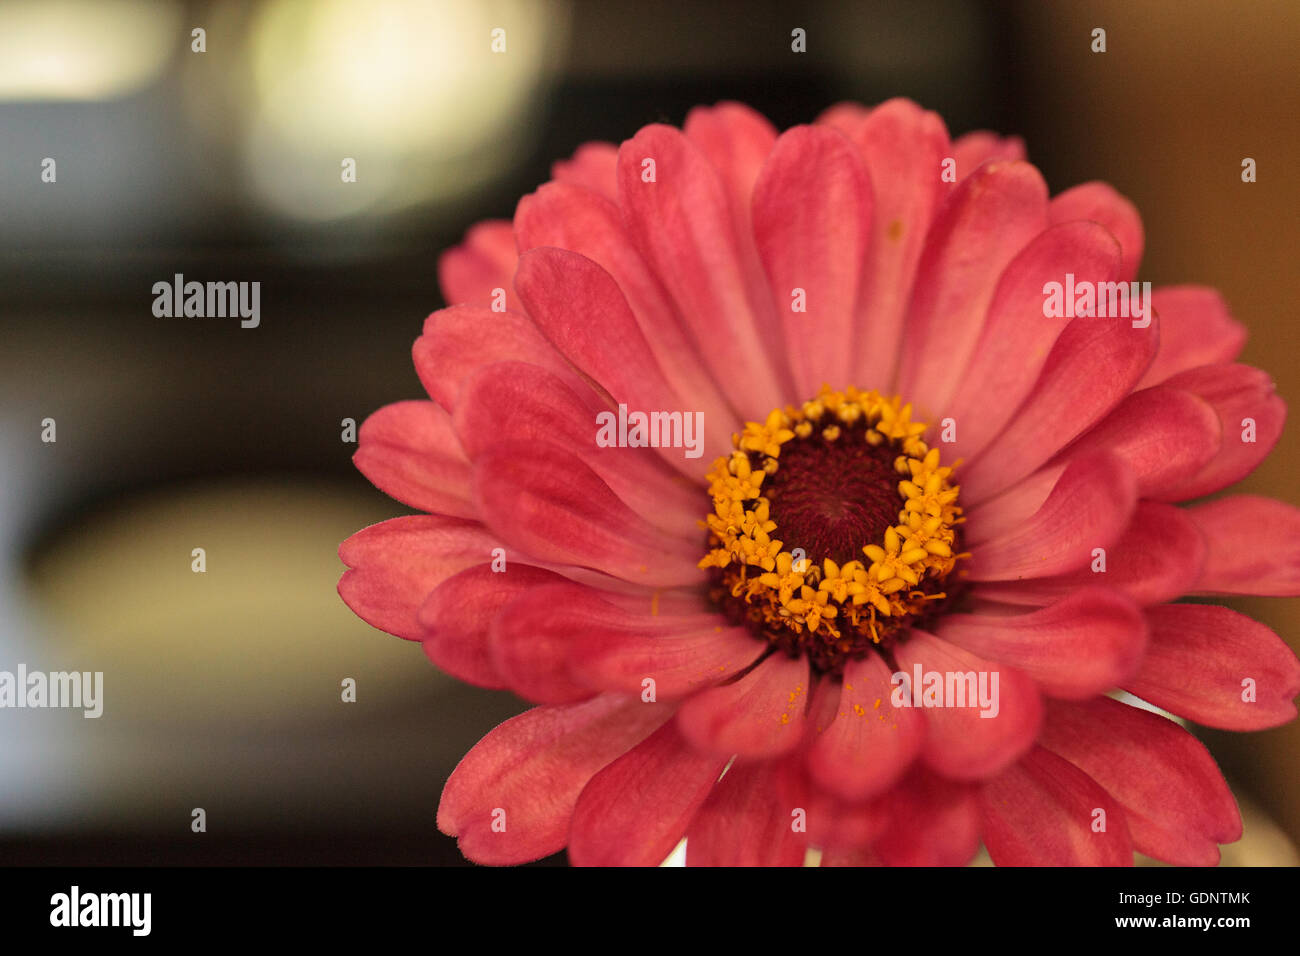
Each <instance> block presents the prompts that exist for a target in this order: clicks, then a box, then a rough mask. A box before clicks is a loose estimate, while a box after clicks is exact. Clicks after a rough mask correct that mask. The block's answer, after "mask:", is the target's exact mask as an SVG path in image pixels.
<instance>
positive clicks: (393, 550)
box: [339, 515, 500, 641]
mask: <svg viewBox="0 0 1300 956" xmlns="http://www.w3.org/2000/svg"><path fill="white" fill-rule="evenodd" d="M499 545H500V542H499V541H497V539H496V538H494V537H493V536H492V535H491V534H489V533H488V531H487V529H486V528H484V527H483V526H482V525H481V524H478V523H476V522H470V521H464V520H462V519H460V518H446V517H443V516H442V515H412V516H410V517H405V518H390V519H389V520H388V521H381V522H380V523H379V524H375V525H371V526H370V527H369V528H363V529H362V530H360V531H358V532H357V533H356V534H354V535H353V536H352V537H350V538H348V539H347V540H346V541H344V542H343V544H341V545H340V546H339V558H340V560H342V562H343V563H344V564H346V565H347V566H348V567H349V568H350V569H351V570H348V571H345V572H344V573H343V577H342V578H340V579H339V596H340V597H342V598H343V601H344V603H346V604H347V606H348V607H350V608H352V611H353V612H354V613H355V614H356V615H357V617H359V618H361V619H362V620H363V621H365V622H366V623H367V624H369V625H371V626H372V627H377V628H379V629H380V630H381V631H387V632H388V633H389V634H396V635H397V636H398V637H404V638H406V639H407V640H408V641H418V640H420V639H421V638H422V637H423V636H424V633H423V631H422V629H421V628H420V624H419V622H418V621H417V619H416V615H417V613H418V612H419V610H420V605H421V604H423V603H424V599H425V598H426V597H427V596H428V594H429V592H431V591H432V590H433V589H434V588H436V587H437V586H438V585H439V584H441V583H442V582H443V581H445V580H446V579H447V578H449V577H451V576H452V575H453V574H456V573H457V572H459V571H463V570H464V569H465V568H468V567H470V566H471V565H475V564H480V563H482V562H483V561H486V560H490V559H491V557H492V549H493V548H494V547H498V546H499Z"/></svg>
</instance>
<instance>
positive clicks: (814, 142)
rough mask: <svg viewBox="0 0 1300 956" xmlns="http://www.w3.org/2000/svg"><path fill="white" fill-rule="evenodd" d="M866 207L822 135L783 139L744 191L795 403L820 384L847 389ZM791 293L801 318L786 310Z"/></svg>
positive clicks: (839, 140)
mask: <svg viewBox="0 0 1300 956" xmlns="http://www.w3.org/2000/svg"><path fill="white" fill-rule="evenodd" d="M871 207H872V202H871V183H870V181H869V180H868V179H867V176H866V173H865V172H864V171H863V168H862V161H861V159H859V157H858V155H857V153H856V151H855V150H854V149H853V147H852V145H850V143H849V141H848V140H847V139H845V138H844V136H842V135H841V134H840V133H838V132H836V131H835V130H833V129H829V128H827V127H824V126H823V127H818V126H796V127H795V128H793V129H791V130H789V131H787V132H785V133H783V134H782V135H781V137H780V138H779V139H778V140H777V141H776V146H775V147H774V148H773V150H772V155H771V156H770V157H769V158H768V161H767V164H766V165H765V166H764V167H763V172H762V175H760V176H759V178H758V182H757V184H756V185H755V187H754V212H753V216H754V235H755V237H756V238H757V241H758V251H759V255H760V256H761V258H762V260H763V266H764V268H765V269H766V271H767V279H768V281H769V282H770V284H771V289H772V300H773V302H775V303H776V308H777V312H778V313H779V314H780V316H781V324H782V327H783V328H784V331H785V345H786V351H787V354H788V356H789V360H790V364H791V371H792V374H793V376H794V387H795V390H796V392H797V393H798V394H800V395H807V396H810V397H811V396H812V395H814V394H816V392H817V389H818V387H819V386H820V385H821V384H822V383H823V382H837V383H847V382H850V381H851V380H852V361H853V341H854V307H855V305H856V302H857V296H858V280H859V278H860V277H861V275H862V267H863V258H864V256H865V255H866V251H867V243H868V241H869V240H870V229H871ZM796 289H798V290H802V296H801V299H802V308H803V309H804V311H799V312H796V311H793V309H794V306H795V304H796V300H795V298H794V291H795V290H796Z"/></svg>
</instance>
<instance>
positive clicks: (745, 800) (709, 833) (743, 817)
mask: <svg viewBox="0 0 1300 956" xmlns="http://www.w3.org/2000/svg"><path fill="white" fill-rule="evenodd" d="M791 811H792V808H789V807H787V806H785V804H784V803H782V802H781V801H780V799H778V797H777V793H776V789H775V781H774V779H773V767H772V764H771V763H770V762H765V763H756V764H746V763H742V762H740V761H737V762H736V763H735V764H734V765H733V766H732V767H731V768H730V769H729V770H728V771H727V772H726V774H725V775H724V776H723V778H722V780H721V781H719V783H718V785H717V786H716V787H714V788H713V790H712V791H711V792H710V793H709V797H708V799H707V800H705V801H704V805H703V806H701V807H700V810H699V812H698V813H697V814H696V815H695V819H694V820H692V821H691V825H690V828H689V829H688V830H687V831H686V865H687V866H803V860H804V850H805V843H804V841H803V840H802V839H801V838H800V836H799V834H798V833H796V832H795V830H794V827H793V826H792V824H793V823H794V822H795V821H794V818H793V817H792V814H791Z"/></svg>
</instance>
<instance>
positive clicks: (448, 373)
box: [411, 305, 589, 412]
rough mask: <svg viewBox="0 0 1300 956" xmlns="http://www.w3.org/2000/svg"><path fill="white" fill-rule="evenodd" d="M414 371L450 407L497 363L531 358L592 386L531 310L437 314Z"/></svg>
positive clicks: (573, 383)
mask: <svg viewBox="0 0 1300 956" xmlns="http://www.w3.org/2000/svg"><path fill="white" fill-rule="evenodd" d="M411 354H412V356H413V357H414V359H415V371H416V374H418V375H419V376H420V381H421V383H423V385H424V388H425V390H426V391H427V392H428V393H429V397H430V398H432V399H433V400H434V401H435V402H437V403H438V404H439V405H441V406H442V407H443V408H445V409H447V411H449V412H451V411H455V410H456V398H457V396H458V395H459V394H460V389H461V386H462V385H463V384H464V383H465V379H467V378H469V376H470V375H471V374H472V373H473V372H474V370H475V369H476V368H479V367H480V366H483V365H490V364H492V363H493V362H510V361H518V362H531V363H533V364H534V365H540V366H541V367H542V368H544V369H546V370H547V371H548V372H551V373H552V374H554V375H557V376H559V377H560V378H561V379H563V380H564V381H565V382H566V383H568V385H569V387H570V388H573V389H574V390H575V391H578V392H579V393H580V394H581V392H582V391H583V390H585V389H588V388H589V386H588V385H587V384H586V383H585V382H584V381H583V380H582V379H581V378H580V377H578V375H577V373H575V372H574V371H573V369H572V368H571V367H570V366H569V363H568V362H566V361H565V360H564V359H563V358H561V357H560V355H559V353H557V352H556V351H555V349H554V348H553V347H552V346H551V343H549V342H547V341H546V339H545V338H544V337H543V336H542V334H541V333H540V332H538V331H537V327H536V326H535V325H533V323H532V322H530V321H529V319H528V317H527V316H526V315H521V314H519V313H517V312H493V311H492V310H491V309H484V308H479V307H477V306H466V305H457V306H452V307H451V308H450V309H442V310H440V311H438V312H435V313H433V315H431V316H429V317H428V318H427V319H425V321H424V334H423V335H421V336H420V337H419V338H418V339H416V340H415V345H414V346H413V347H412V349H411Z"/></svg>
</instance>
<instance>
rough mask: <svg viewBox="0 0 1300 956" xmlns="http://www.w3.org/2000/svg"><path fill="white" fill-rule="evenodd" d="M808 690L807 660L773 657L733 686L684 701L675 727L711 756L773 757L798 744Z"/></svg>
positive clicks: (711, 689) (702, 692)
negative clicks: (712, 754) (711, 754)
mask: <svg viewBox="0 0 1300 956" xmlns="http://www.w3.org/2000/svg"><path fill="white" fill-rule="evenodd" d="M810 687H811V683H810V677H809V672H808V661H807V659H805V658H791V657H788V656H786V655H785V654H782V653H780V652H777V653H774V654H771V655H770V656H769V657H768V658H767V659H766V660H765V661H763V663H761V664H759V665H758V666H757V667H755V668H754V669H753V670H752V671H750V672H749V673H748V674H746V675H745V676H744V677H742V678H741V679H740V680H738V681H736V682H735V683H732V684H725V685H723V686H721V687H713V688H710V689H709V690H706V691H701V692H700V693H698V694H696V695H695V696H694V697H692V698H690V699H689V700H687V701H686V703H684V704H683V705H682V709H681V710H680V711H678V713H677V725H678V726H679V727H680V728H681V731H682V735H683V736H684V737H685V738H686V739H687V740H689V741H690V742H691V743H692V744H693V745H695V746H696V747H698V748H700V749H701V750H706V751H708V752H710V753H716V754H725V755H728V756H729V755H731V754H740V755H741V756H742V757H775V756H778V755H780V754H783V753H786V752H788V751H789V750H791V749H793V748H794V747H795V746H796V745H797V744H798V743H799V738H800V736H801V734H802V733H803V728H804V714H805V711H806V709H807V707H808V695H809V691H810Z"/></svg>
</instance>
